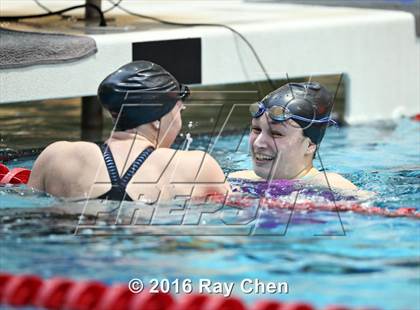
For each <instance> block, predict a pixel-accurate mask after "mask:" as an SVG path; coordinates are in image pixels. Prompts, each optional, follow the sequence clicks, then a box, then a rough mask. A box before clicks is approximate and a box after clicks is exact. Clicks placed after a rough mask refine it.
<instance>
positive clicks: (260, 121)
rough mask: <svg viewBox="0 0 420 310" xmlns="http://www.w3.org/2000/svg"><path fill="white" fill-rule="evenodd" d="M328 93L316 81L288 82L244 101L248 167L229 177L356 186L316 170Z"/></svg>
mask: <svg viewBox="0 0 420 310" xmlns="http://www.w3.org/2000/svg"><path fill="white" fill-rule="evenodd" d="M332 106H333V98H332V96H331V94H330V93H329V92H328V91H327V89H326V88H325V87H323V86H322V85H321V84H319V83H316V82H305V83H288V84H286V85H283V86H282V87H280V88H278V89H277V90H275V91H273V92H272V93H270V94H268V95H267V96H266V97H265V98H264V99H263V100H261V101H260V102H257V103H254V104H252V105H251V106H250V112H251V116H252V125H251V133H250V136H249V145H250V151H251V155H252V163H253V168H254V171H251V170H245V171H237V172H234V173H231V174H230V175H229V177H230V178H239V179H248V180H255V181H258V180H261V181H262V180H271V179H273V180H275V179H287V180H301V181H303V182H304V183H306V184H312V185H315V186H320V187H328V183H329V186H331V188H333V189H335V190H357V187H356V186H355V185H354V184H352V183H351V182H350V181H348V180H347V179H345V178H344V177H342V176H341V175H339V174H337V173H332V172H326V173H323V172H321V171H318V170H317V169H316V168H315V167H314V166H313V159H314V158H315V153H316V151H317V148H318V147H319V145H320V143H321V141H322V138H323V137H324V134H325V130H326V128H327V127H328V125H329V124H334V123H335V122H334V121H333V120H332V119H331V118H330V113H331V110H332Z"/></svg>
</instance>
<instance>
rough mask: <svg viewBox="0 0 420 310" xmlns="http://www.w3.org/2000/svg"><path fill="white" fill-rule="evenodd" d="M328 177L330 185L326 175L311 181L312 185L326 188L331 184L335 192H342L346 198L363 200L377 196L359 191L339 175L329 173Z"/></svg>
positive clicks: (318, 176) (321, 174) (322, 174)
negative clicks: (351, 197) (354, 197)
mask: <svg viewBox="0 0 420 310" xmlns="http://www.w3.org/2000/svg"><path fill="white" fill-rule="evenodd" d="M327 177H328V183H327V181H326V179H325V174H324V173H320V174H318V175H317V176H315V177H314V178H313V179H312V180H311V183H312V184H314V185H318V186H319V185H321V186H324V187H328V184H329V185H330V186H331V188H332V189H333V190H335V191H337V192H340V193H341V194H343V195H344V196H356V197H357V198H359V199H363V200H365V199H370V198H372V197H374V196H375V193H373V192H369V191H365V190H361V189H359V188H358V187H357V186H356V185H354V184H353V183H352V182H350V181H349V180H347V179H346V178H344V177H343V176H341V175H340V174H338V173H331V172H329V173H327Z"/></svg>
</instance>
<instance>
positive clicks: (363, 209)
mask: <svg viewBox="0 0 420 310" xmlns="http://www.w3.org/2000/svg"><path fill="white" fill-rule="evenodd" d="M209 201H211V202H214V203H218V204H225V205H227V206H231V207H236V208H250V207H255V206H258V205H259V207H261V208H269V209H283V210H294V211H306V212H308V211H309V212H316V211H332V212H337V211H339V212H354V213H359V214H366V215H379V216H385V217H409V218H417V219H420V212H418V211H417V209H416V208H406V207H401V208H398V209H395V210H388V209H385V208H379V207H374V206H362V205H360V204H358V203H354V202H340V201H338V202H336V203H335V204H334V203H332V202H331V203H329V204H325V203H324V204H317V203H314V202H312V201H305V202H297V203H290V202H287V201H282V200H277V199H274V198H265V197H262V198H251V197H241V196H228V197H225V196H223V195H214V196H211V197H210V199H209Z"/></svg>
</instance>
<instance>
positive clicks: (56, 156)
mask: <svg viewBox="0 0 420 310" xmlns="http://www.w3.org/2000/svg"><path fill="white" fill-rule="evenodd" d="M100 158H101V152H100V150H99V148H98V146H97V145H96V144H94V143H90V142H83V141H82V142H81V141H78V142H69V141H58V142H54V143H52V144H50V145H48V146H47V147H46V148H45V149H44V150H43V151H42V153H41V154H40V155H39V156H38V158H37V159H36V161H35V163H34V166H33V168H32V172H31V177H30V179H29V182H28V186H30V187H33V188H35V189H38V190H41V191H48V192H50V193H51V192H56V193H57V195H60V194H61V195H63V193H62V192H63V188H62V187H63V184H64V183H66V181H69V180H74V181H76V180H77V179H79V178H78V177H79V176H81V175H80V173H81V172H80V171H79V169H77V167H79V166H80V163H81V162H83V164H86V163H90V164H91V165H92V163H98V162H101V161H99V160H100ZM87 170H89V169H84V170H83V172H86V175H94V174H92V173H89V171H87ZM80 179H83V180H84V182H89V183H91V182H90V180H87V179H86V177H83V178H80ZM52 180H53V181H52ZM60 181H61V182H60ZM60 187H61V188H60Z"/></svg>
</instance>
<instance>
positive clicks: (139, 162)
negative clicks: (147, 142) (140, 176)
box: [121, 146, 155, 187]
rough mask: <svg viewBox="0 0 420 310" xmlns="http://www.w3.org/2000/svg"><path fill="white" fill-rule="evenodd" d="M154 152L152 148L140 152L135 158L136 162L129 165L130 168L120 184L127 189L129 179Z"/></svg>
mask: <svg viewBox="0 0 420 310" xmlns="http://www.w3.org/2000/svg"><path fill="white" fill-rule="evenodd" d="M154 150H155V149H154V148H153V147H151V146H149V147H148V148H147V149H145V150H144V151H143V152H141V153H140V155H139V156H137V158H136V160H135V161H134V162H133V163H132V164H131V166H130V168H128V170H127V172H126V173H125V174H124V175H123V176H122V178H121V183H122V184H124V185H125V187H127V184H128V182H130V180H131V178H132V177H133V176H134V174H135V173H136V172H137V170H139V168H140V167H141V165H143V163H144V161H145V160H146V159H147V157H149V155H150V154H152V152H153V151H154Z"/></svg>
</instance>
